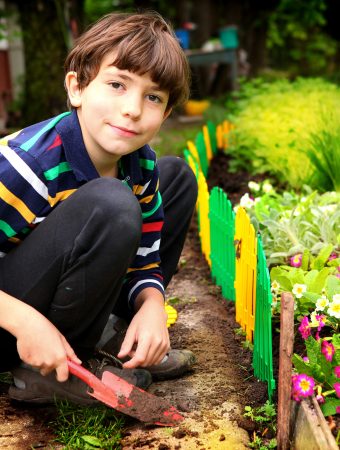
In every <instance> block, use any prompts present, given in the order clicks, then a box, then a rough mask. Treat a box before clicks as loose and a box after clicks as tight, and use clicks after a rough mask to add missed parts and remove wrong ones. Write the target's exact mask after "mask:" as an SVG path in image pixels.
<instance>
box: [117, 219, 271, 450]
mask: <svg viewBox="0 0 340 450" xmlns="http://www.w3.org/2000/svg"><path fill="white" fill-rule="evenodd" d="M183 261H185V265H184V266H182V268H181V269H180V270H179V272H178V273H177V274H176V276H175V277H174V279H173V280H172V282H171V284H170V286H169V287H168V290H167V291H168V292H167V295H168V297H169V298H170V299H171V298H173V297H176V298H178V303H177V304H176V305H175V307H176V309H177V311H178V313H179V317H178V320H177V322H176V323H175V324H174V325H173V326H172V327H171V328H170V335H171V342H172V347H173V348H188V349H190V350H192V351H193V352H194V353H195V354H196V357H197V364H196V365H195V367H194V369H193V371H192V372H191V373H189V374H187V375H186V376H185V377H182V378H180V379H177V380H168V381H163V382H158V383H154V384H153V385H152V386H151V392H153V393H155V394H156V395H158V396H160V397H163V398H166V399H168V400H170V401H171V402H172V404H173V405H174V406H175V407H177V408H178V409H179V410H180V411H181V412H182V414H183V415H184V417H185V420H184V422H183V424H182V425H181V426H180V427H178V428H177V429H173V430H169V429H162V428H149V429H148V428H145V427H143V426H141V425H140V424H136V423H131V424H130V425H128V426H127V428H126V431H125V436H124V438H123V440H122V445H123V449H130V448H132V449H134V448H136V449H147V448H159V449H161V448H162V449H174V450H175V449H181V448H182V449H186V450H187V449H188V450H189V449H201V450H203V449H212V450H215V449H233V450H234V449H235V450H237V449H244V448H247V447H246V446H247V443H248V432H252V431H253V430H254V424H253V423H252V422H250V421H248V420H245V419H244V418H243V412H244V407H245V406H246V405H251V406H257V405H260V404H263V403H264V402H265V400H266V399H267V387H266V385H265V383H261V382H259V381H257V380H256V379H255V378H254V377H253V371H252V368H251V353H250V351H249V350H247V349H245V348H243V346H242V342H241V341H242V340H243V338H241V337H240V336H239V335H237V334H235V330H236V329H238V328H239V325H238V324H237V323H236V322H235V307H234V303H233V302H227V301H226V300H224V299H223V298H222V296H221V294H220V289H219V288H218V287H217V286H215V285H214V284H213V283H212V280H211V277H210V272H209V267H208V265H207V263H206V262H205V261H204V259H203V257H202V256H201V253H200V248H199V241H198V238H197V230H196V226H195V224H194V223H193V225H192V227H191V230H190V232H189V235H188V239H187V242H186V246H185V248H184V251H183V256H182V262H183Z"/></svg>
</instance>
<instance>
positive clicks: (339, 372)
mask: <svg viewBox="0 0 340 450" xmlns="http://www.w3.org/2000/svg"><path fill="white" fill-rule="evenodd" d="M334 373H335V375H336V376H337V377H338V378H340V366H336V367H334Z"/></svg>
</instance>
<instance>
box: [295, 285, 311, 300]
mask: <svg viewBox="0 0 340 450" xmlns="http://www.w3.org/2000/svg"><path fill="white" fill-rule="evenodd" d="M306 290H307V286H306V285H305V284H294V286H293V290H292V292H293V294H294V295H295V297H296V298H301V297H302V296H303V293H304V292H306Z"/></svg>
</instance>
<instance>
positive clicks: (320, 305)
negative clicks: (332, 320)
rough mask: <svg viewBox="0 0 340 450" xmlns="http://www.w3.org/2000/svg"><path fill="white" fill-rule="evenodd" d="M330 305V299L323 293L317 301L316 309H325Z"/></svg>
mask: <svg viewBox="0 0 340 450" xmlns="http://www.w3.org/2000/svg"><path fill="white" fill-rule="evenodd" d="M328 305H329V300H328V298H327V297H326V296H325V295H321V297H320V298H318V299H317V301H316V307H315V310H316V311H323V310H324V309H325V308H326V306H328Z"/></svg>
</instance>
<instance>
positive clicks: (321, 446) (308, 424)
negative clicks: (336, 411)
mask: <svg viewBox="0 0 340 450" xmlns="http://www.w3.org/2000/svg"><path fill="white" fill-rule="evenodd" d="M291 403H292V410H291V423H292V446H291V448H292V449H294V450H306V449H308V450H339V447H338V445H337V443H336V442H335V439H334V436H333V435H332V433H331V430H330V429H329V426H328V424H327V422H326V419H325V418H324V415H323V414H322V411H321V409H320V406H319V404H318V402H317V401H316V399H315V398H314V397H313V398H307V399H304V400H302V401H301V402H300V403H297V402H293V401H292V402H291Z"/></svg>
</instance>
